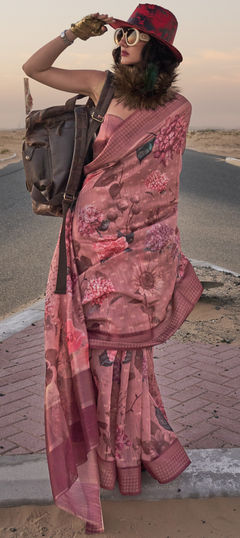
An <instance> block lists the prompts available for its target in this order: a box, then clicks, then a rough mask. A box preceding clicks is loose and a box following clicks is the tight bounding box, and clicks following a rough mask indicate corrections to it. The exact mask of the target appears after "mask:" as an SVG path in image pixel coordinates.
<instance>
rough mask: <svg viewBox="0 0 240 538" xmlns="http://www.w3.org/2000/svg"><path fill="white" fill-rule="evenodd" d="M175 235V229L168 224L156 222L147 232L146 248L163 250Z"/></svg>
mask: <svg viewBox="0 0 240 538" xmlns="http://www.w3.org/2000/svg"><path fill="white" fill-rule="evenodd" d="M173 235H174V230H173V229H172V228H170V226H168V225H167V224H160V223H157V224H154V225H153V226H151V228H150V230H148V231H147V234H146V248H147V249H148V250H151V251H155V250H161V249H162V248H163V247H165V245H167V243H168V242H169V241H170V239H171V238H172V237H173Z"/></svg>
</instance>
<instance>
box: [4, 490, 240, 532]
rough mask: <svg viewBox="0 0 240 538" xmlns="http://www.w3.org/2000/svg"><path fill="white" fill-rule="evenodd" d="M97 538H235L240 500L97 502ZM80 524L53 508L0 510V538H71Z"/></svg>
mask: <svg viewBox="0 0 240 538" xmlns="http://www.w3.org/2000/svg"><path fill="white" fill-rule="evenodd" d="M102 506H103V517H104V524H105V532H104V533H103V534H100V535H99V534H94V535H92V536H102V537H103V538H115V537H119V538H130V537H131V538H239V536H240V499H239V498H238V497H228V498H221V497H218V498H209V499H169V500H161V501H154V502H153V501H151V502H146V501H126V500H124V501H122V502H119V501H103V503H102ZM84 534H85V533H84V524H83V522H82V521H81V520H79V519H77V518H75V517H73V516H71V515H69V514H67V513H65V512H63V511H62V510H59V509H58V508H56V506H54V505H49V506H20V507H17V508H1V509H0V537H1V538H10V537H11V538H39V537H40V536H46V537H48V538H53V537H56V538H77V537H78V536H82V535H84Z"/></svg>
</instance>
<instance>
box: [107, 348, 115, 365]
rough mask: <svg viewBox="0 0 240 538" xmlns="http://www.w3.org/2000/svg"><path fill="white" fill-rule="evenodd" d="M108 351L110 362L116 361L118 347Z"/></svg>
mask: <svg viewBox="0 0 240 538" xmlns="http://www.w3.org/2000/svg"><path fill="white" fill-rule="evenodd" d="M106 351H107V356H108V358H109V360H110V362H114V361H115V357H116V355H117V349H107V350H106Z"/></svg>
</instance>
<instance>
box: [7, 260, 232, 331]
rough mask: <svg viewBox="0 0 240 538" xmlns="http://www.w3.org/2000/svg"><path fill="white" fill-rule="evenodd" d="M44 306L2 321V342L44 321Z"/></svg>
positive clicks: (199, 263) (195, 262) (39, 304)
mask: <svg viewBox="0 0 240 538" xmlns="http://www.w3.org/2000/svg"><path fill="white" fill-rule="evenodd" d="M189 261H190V262H191V263H192V265H193V266H194V267H205V268H209V269H215V270H216V271H221V272H223V273H226V274H231V275H233V276H236V277H239V276H240V274H239V273H235V272H234V271H231V270H230V269H226V268H225V267H220V266H218V265H213V264H211V263H208V262H205V261H201V260H193V259H191V258H189ZM44 305H45V299H40V300H39V301H36V302H34V303H32V304H31V306H30V307H28V308H26V309H24V310H22V311H21V312H18V313H17V314H12V315H11V316H8V317H6V318H4V319H3V320H2V321H0V340H1V341H3V340H6V339H7V338H9V337H10V336H13V335H14V334H16V333H18V332H20V331H22V330H23V329H26V327H29V325H31V323H34V322H35V321H40V320H41V319H43V318H44Z"/></svg>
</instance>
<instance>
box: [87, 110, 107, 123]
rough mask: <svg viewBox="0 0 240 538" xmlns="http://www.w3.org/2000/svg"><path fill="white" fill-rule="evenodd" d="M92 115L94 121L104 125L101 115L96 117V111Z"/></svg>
mask: <svg viewBox="0 0 240 538" xmlns="http://www.w3.org/2000/svg"><path fill="white" fill-rule="evenodd" d="M90 115H91V118H92V119H93V120H95V121H98V122H99V123H103V120H104V117H103V116H101V114H96V116H95V110H94V111H93V112H92V113H91V114H90Z"/></svg>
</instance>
